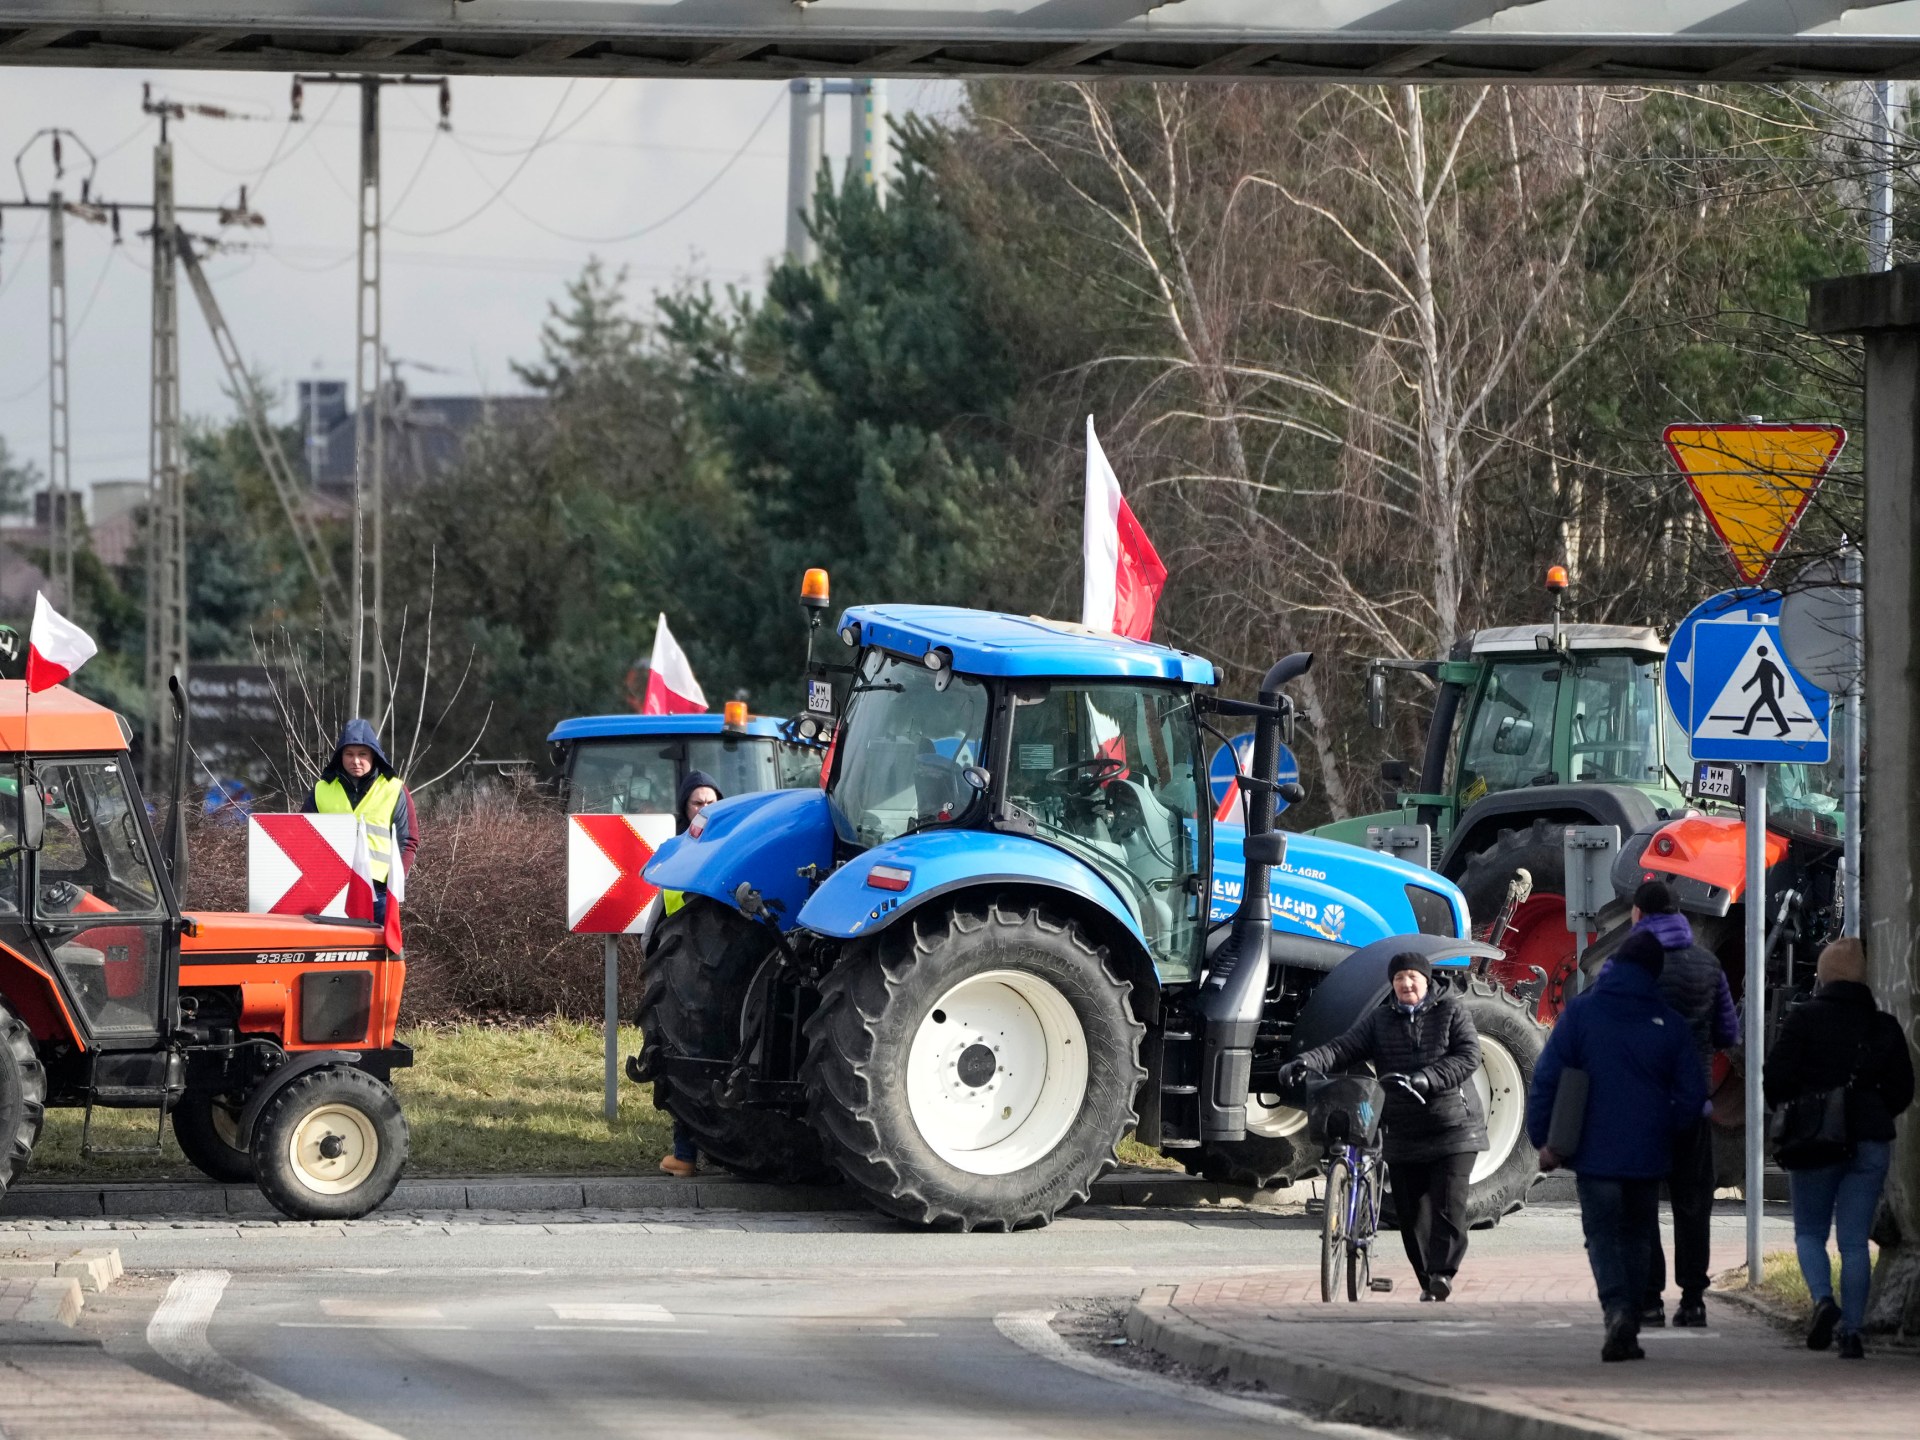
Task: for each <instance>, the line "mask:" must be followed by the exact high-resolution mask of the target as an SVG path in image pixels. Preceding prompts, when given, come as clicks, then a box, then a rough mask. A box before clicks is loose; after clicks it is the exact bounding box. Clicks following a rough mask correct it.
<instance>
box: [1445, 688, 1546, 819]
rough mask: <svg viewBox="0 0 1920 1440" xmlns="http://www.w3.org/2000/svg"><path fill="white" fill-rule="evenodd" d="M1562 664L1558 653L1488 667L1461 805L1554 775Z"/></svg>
mask: <svg viewBox="0 0 1920 1440" xmlns="http://www.w3.org/2000/svg"><path fill="white" fill-rule="evenodd" d="M1563 663H1564V662H1563V661H1562V660H1561V659H1560V657H1559V656H1557V655H1556V656H1554V657H1553V658H1551V659H1545V660H1525V661H1519V662H1513V663H1501V664H1498V665H1495V666H1493V667H1492V669H1491V670H1489V671H1488V673H1487V681H1486V687H1485V688H1484V689H1483V690H1482V691H1481V692H1480V700H1479V703H1478V704H1477V705H1476V706H1475V707H1474V711H1473V721H1472V727H1471V729H1469V731H1468V732H1467V744H1466V748H1465V749H1464V750H1463V751H1462V752H1461V755H1460V803H1461V804H1463V805H1471V804H1473V802H1474V801H1476V800H1478V799H1479V798H1480V797H1481V796H1482V795H1487V794H1490V793H1492V792H1494V791H1499V790H1517V789H1519V788H1520V787H1521V786H1523V785H1530V784H1532V783H1533V782H1534V780H1535V779H1536V778H1538V777H1540V776H1542V775H1549V774H1552V773H1553V713H1554V706H1555V705H1557V704H1558V703H1559V699H1560V672H1561V668H1562V665H1563ZM1560 778H1562V779H1564V778H1565V777H1564V776H1563V777H1560ZM1540 783H1541V784H1547V783H1549V782H1547V781H1545V780H1542V781H1541V782H1540Z"/></svg>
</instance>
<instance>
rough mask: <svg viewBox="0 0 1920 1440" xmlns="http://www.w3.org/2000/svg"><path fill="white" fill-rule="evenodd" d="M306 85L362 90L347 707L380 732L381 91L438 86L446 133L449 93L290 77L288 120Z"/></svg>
mask: <svg viewBox="0 0 1920 1440" xmlns="http://www.w3.org/2000/svg"><path fill="white" fill-rule="evenodd" d="M308 85H356V86H358V87H359V89H360V187H359V194H360V215H359V221H358V231H359V264H358V267H357V270H356V275H357V277H358V278H357V293H356V295H355V303H354V321H355V341H354V353H353V461H354V464H353V581H352V584H351V586H350V587H349V588H350V591H351V593H350V596H349V600H348V604H349V607H350V610H351V614H352V619H351V622H350V628H349V632H348V633H349V636H350V640H349V645H348V649H349V657H348V663H349V665H350V666H351V667H352V675H351V678H350V679H349V680H348V682H347V709H348V710H349V711H350V712H351V713H352V714H354V715H356V716H365V717H366V718H368V719H370V720H372V721H373V725H374V728H375V729H376V730H378V729H379V728H380V724H381V721H382V720H383V719H384V718H385V716H386V709H387V661H386V650H385V646H384V645H383V643H382V636H383V634H384V631H383V629H382V625H383V621H384V618H385V614H386V525H387V504H386V479H387V473H386V472H387V466H386V430H387V384H386V376H385V373H384V366H383V363H382V351H381V348H380V309H381V306H380V91H381V88H382V87H383V86H387V85H436V86H438V87H439V90H440V128H441V129H443V130H446V129H450V128H452V126H451V120H450V117H451V115H452V110H453V92H452V90H451V89H450V88H449V86H448V84H447V82H446V81H445V80H435V79H430V78H426V77H422V76H411V75H296V76H294V77H293V101H292V106H293V118H294V119H295V120H299V119H300V118H301V115H300V106H301V101H302V99H303V98H304V96H305V94H306V87H307V86H308Z"/></svg>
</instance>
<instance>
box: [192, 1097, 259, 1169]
mask: <svg viewBox="0 0 1920 1440" xmlns="http://www.w3.org/2000/svg"><path fill="white" fill-rule="evenodd" d="M173 1138H174V1139H175V1140H176V1141H178V1142H179V1145H180V1153H181V1154H183V1155H185V1156H186V1157H187V1159H188V1160H190V1161H192V1162H193V1165H194V1167H195V1168H196V1169H197V1170H199V1171H200V1173H201V1174H202V1175H205V1176H207V1177H208V1178H209V1179H213V1180H218V1181H221V1182H222V1183H224V1184H240V1183H242V1182H244V1181H250V1180H252V1179H253V1156H252V1155H251V1154H250V1153H249V1152H248V1150H247V1148H246V1147H245V1146H243V1145H242V1144H241V1143H240V1105H239V1103H238V1102H236V1101H234V1100H231V1099H229V1098H228V1097H227V1096H224V1095H215V1094H213V1093H212V1092H211V1091H208V1090H189V1091H187V1093H186V1094H184V1095H182V1096H181V1097H180V1101H179V1103H178V1104H176V1105H175V1106H174V1107H173Z"/></svg>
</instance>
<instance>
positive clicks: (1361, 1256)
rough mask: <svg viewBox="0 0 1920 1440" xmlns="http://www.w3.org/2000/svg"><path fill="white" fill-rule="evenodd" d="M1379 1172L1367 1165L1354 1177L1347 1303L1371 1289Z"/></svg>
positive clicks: (1348, 1250)
mask: <svg viewBox="0 0 1920 1440" xmlns="http://www.w3.org/2000/svg"><path fill="white" fill-rule="evenodd" d="M1379 1183H1380V1172H1379V1171H1378V1170H1377V1169H1375V1168H1374V1167H1373V1166H1371V1165H1369V1166H1367V1167H1366V1168H1365V1169H1364V1170H1362V1171H1361V1172H1360V1174H1359V1175H1357V1176H1356V1177H1354V1181H1353V1205H1352V1207H1351V1208H1352V1211H1353V1217H1352V1219H1351V1220H1350V1221H1349V1222H1348V1225H1347V1299H1349V1300H1358V1299H1360V1297H1361V1296H1363V1295H1365V1294H1366V1293H1367V1292H1368V1290H1370V1289H1371V1288H1372V1287H1373V1237H1374V1235H1375V1234H1376V1233H1377V1229H1378V1221H1379V1215H1380V1207H1379V1204H1378V1201H1377V1198H1376V1197H1377V1195H1378V1191H1377V1189H1376V1188H1375V1187H1377V1186H1378V1185H1379Z"/></svg>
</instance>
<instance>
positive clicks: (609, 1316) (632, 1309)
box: [547, 1300, 673, 1325]
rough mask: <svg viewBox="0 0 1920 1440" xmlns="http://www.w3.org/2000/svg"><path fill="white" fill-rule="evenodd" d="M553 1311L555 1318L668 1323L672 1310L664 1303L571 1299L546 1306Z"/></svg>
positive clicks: (627, 1322)
mask: <svg viewBox="0 0 1920 1440" xmlns="http://www.w3.org/2000/svg"><path fill="white" fill-rule="evenodd" d="M547 1308H548V1309H549V1310H551V1311H553V1318H554V1319H556V1320H607V1321H615V1322H619V1323H622V1324H634V1323H637V1322H645V1323H647V1324H661V1325H670V1324H672V1323H673V1312H672V1311H671V1310H669V1309H667V1307H666V1306H664V1305H651V1304H647V1303H646V1302H644V1301H633V1302H630V1303H621V1302H617V1301H584V1300H580V1301H572V1302H568V1303H564V1304H559V1305H549V1306H548V1307H547Z"/></svg>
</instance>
